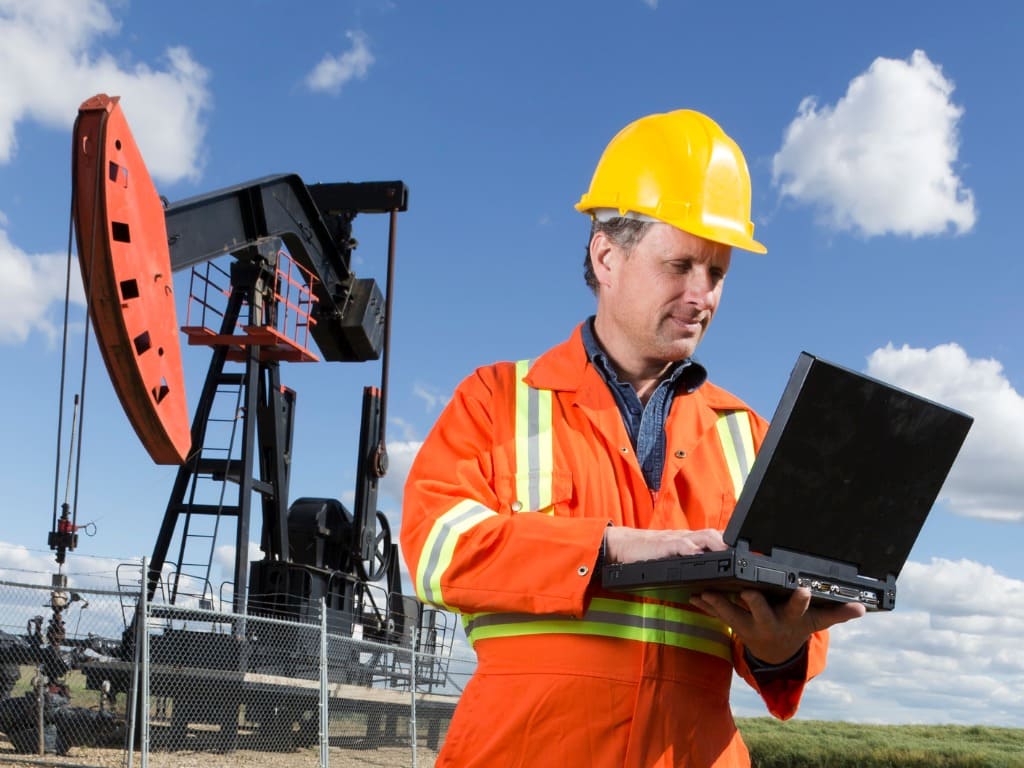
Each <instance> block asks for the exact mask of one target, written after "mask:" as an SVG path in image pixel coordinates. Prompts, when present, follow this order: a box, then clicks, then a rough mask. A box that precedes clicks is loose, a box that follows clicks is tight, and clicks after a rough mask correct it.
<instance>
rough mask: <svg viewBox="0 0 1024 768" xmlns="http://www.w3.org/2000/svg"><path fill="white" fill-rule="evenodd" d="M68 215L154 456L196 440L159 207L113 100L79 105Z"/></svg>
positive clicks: (102, 332) (96, 310)
mask: <svg viewBox="0 0 1024 768" xmlns="http://www.w3.org/2000/svg"><path fill="white" fill-rule="evenodd" d="M73 142H74V143H73V158H72V168H73V189H74V196H75V197H74V204H73V216H74V219H75V232H76V234H77V242H78V255H79V263H80V264H81V268H82V279H83V281H84V284H85V291H86V297H87V302H88V306H89V312H90V313H91V315H92V320H93V327H94V329H95V332H96V338H97V342H98V344H99V347H100V350H101V351H102V353H103V359H104V361H105V363H106V366H107V371H108V372H109V373H110V378H111V381H112V382H113V384H114V389H115V390H116V392H117V395H118V397H119V398H120V400H121V403H122V405H123V406H124V410H125V413H126V414H127V415H128V418H129V420H130V421H131V424H132V426H133V427H134V428H135V431H136V433H137V434H138V436H139V439H140V440H141V441H142V444H143V445H144V446H145V448H146V450H147V451H148V452H149V455H150V456H151V457H152V459H153V461H155V462H156V463H157V464H181V463H183V462H184V461H185V457H186V456H187V455H188V453H189V450H190V448H191V444H192V436H191V430H190V427H189V414H188V407H187V403H186V400H185V380H184V371H183V368H182V360H181V346H180V342H179V337H178V333H179V330H178V322H177V317H176V312H175V303H174V285H173V281H172V274H171V262H170V252H169V250H168V244H167V229H166V225H165V221H164V209H163V205H162V204H161V201H160V197H159V196H158V195H157V192H156V188H155V187H154V186H153V182H152V180H151V179H150V177H149V173H148V172H147V170H146V166H145V163H144V162H143V160H142V156H141V154H140V152H139V150H138V147H137V146H136V144H135V140H134V139H133V138H132V134H131V131H130V130H129V129H128V123H127V121H126V120H125V117H124V114H123V113H122V112H121V108H120V107H119V105H118V97H116V96H113V97H111V96H107V95H106V94H100V95H97V96H94V97H92V98H90V99H87V100H86V101H85V102H83V103H82V105H81V107H79V110H78V119H77V120H76V121H75V128H74V139H73Z"/></svg>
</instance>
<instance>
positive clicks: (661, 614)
mask: <svg viewBox="0 0 1024 768" xmlns="http://www.w3.org/2000/svg"><path fill="white" fill-rule="evenodd" d="M463 624H464V626H465V629H466V637H467V638H468V639H469V641H470V643H476V642H477V641H479V640H486V639H488V638H495V637H522V636H526V635H550V634H566V635H591V636H598V637H614V638H618V639H625V640H635V641H637V642H645V643H656V644H660V645H670V646H673V647H676V648H686V649H688V650H691V651H697V652H699V653H707V654H709V655H712V656H717V657H719V658H722V659H725V660H730V659H731V658H732V639H731V634H730V632H729V629H728V627H726V626H725V625H723V624H722V623H721V622H719V621H718V620H716V619H713V618H711V617H709V616H705V615H704V614H701V613H697V612H695V611H689V610H685V609H683V608H677V607H673V606H668V605H663V604H659V603H641V602H635V601H632V600H619V599H615V598H606V597H596V598H594V599H593V600H591V602H590V606H589V608H588V609H587V612H586V614H585V615H584V616H583V618H582V619H574V618H569V617H566V616H559V615H535V614H527V613H484V614H476V615H474V616H464V617H463Z"/></svg>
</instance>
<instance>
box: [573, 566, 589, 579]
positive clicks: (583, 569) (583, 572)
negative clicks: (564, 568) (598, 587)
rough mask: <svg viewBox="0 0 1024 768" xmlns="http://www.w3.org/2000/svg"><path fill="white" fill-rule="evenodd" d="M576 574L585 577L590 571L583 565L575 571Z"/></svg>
mask: <svg viewBox="0 0 1024 768" xmlns="http://www.w3.org/2000/svg"><path fill="white" fill-rule="evenodd" d="M576 573H578V574H579V575H580V576H586V575H587V574H588V573H590V569H589V568H588V567H587V566H585V565H581V566H580V567H579V568H577V569H576Z"/></svg>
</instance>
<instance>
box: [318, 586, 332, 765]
mask: <svg viewBox="0 0 1024 768" xmlns="http://www.w3.org/2000/svg"><path fill="white" fill-rule="evenodd" d="M329 696H330V692H329V690H328V688H327V598H326V597H323V598H320V768H328V763H329V762H330V755H329V752H330V749H329V747H330V736H329V734H328V728H329V727H330V715H331V708H330V698H329Z"/></svg>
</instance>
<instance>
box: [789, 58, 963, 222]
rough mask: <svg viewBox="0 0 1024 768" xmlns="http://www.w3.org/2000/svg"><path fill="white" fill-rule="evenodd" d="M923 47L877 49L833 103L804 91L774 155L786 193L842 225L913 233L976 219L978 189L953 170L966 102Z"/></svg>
mask: <svg viewBox="0 0 1024 768" xmlns="http://www.w3.org/2000/svg"><path fill="white" fill-rule="evenodd" d="M952 93H953V83H952V82H951V81H950V80H948V79H947V78H946V77H945V76H944V75H943V74H942V70H941V68H940V67H939V66H938V65H937V64H935V63H933V62H932V61H931V60H929V58H928V56H927V55H925V53H924V51H920V50H918V51H914V53H913V54H912V55H911V56H910V58H909V60H899V59H886V58H877V59H875V61H874V62H873V63H872V64H871V66H870V67H869V68H868V70H867V71H866V72H864V73H863V74H861V75H858V76H857V77H855V78H854V79H853V80H852V81H851V82H850V84H849V87H848V88H847V91H846V95H845V96H843V97H842V98H841V99H839V101H838V102H836V104H835V105H823V106H820V107H819V105H818V104H817V102H816V100H815V99H814V98H813V97H807V98H805V99H804V100H803V101H802V102H801V103H800V106H799V109H798V114H797V117H796V118H795V119H794V120H793V122H792V123H790V125H789V127H788V128H787V129H786V132H785V138H784V140H783V145H782V148H781V149H780V150H779V151H778V152H777V153H776V155H775V156H774V158H773V160H772V177H773V181H774V183H775V184H776V185H777V186H778V187H779V188H780V190H781V193H782V195H783V196H784V197H789V198H792V199H793V200H795V201H797V202H799V203H804V204H807V205H810V206H813V207H814V208H816V209H817V210H818V211H819V213H820V215H821V218H822V220H823V221H824V222H825V223H826V224H827V225H828V226H831V227H834V228H836V229H839V230H851V231H854V232H858V233H860V234H863V235H865V236H868V237H871V236H875V235H884V234H895V235H909V236H911V237H919V236H923V235H937V234H942V233H945V232H948V231H950V230H952V231H953V232H955V233H957V234H960V233H964V232H968V231H970V230H971V228H972V227H973V226H974V222H975V219H976V217H977V214H976V210H975V206H974V195H973V193H972V192H971V190H970V189H967V188H966V187H965V186H964V184H963V182H962V181H961V179H960V178H959V177H958V175H957V155H958V152H959V143H960V142H959V135H958V131H957V126H958V123H959V121H960V118H961V116H962V115H963V108H962V107H959V106H957V105H956V104H954V103H953V101H952V100H951V97H952Z"/></svg>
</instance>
